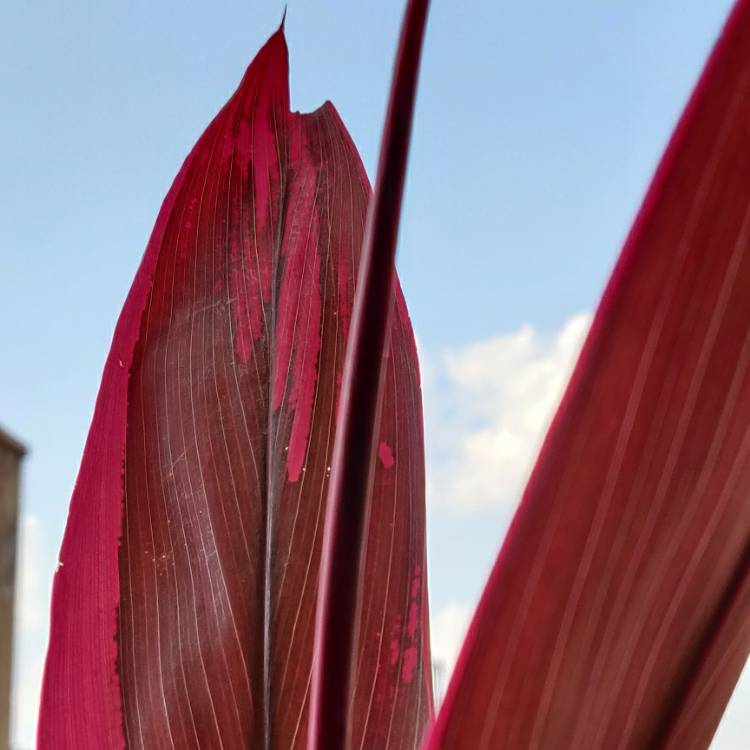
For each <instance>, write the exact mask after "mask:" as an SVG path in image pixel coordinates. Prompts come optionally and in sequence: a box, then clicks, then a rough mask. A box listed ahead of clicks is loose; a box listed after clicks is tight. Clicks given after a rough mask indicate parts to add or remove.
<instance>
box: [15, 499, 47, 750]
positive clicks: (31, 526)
mask: <svg viewBox="0 0 750 750" xmlns="http://www.w3.org/2000/svg"><path fill="white" fill-rule="evenodd" d="M55 559H56V558H55V556H54V554H53V553H51V551H50V545H49V544H48V543H47V542H46V539H45V533H44V526H43V524H42V522H41V521H40V519H39V518H37V517H36V516H34V515H32V514H29V513H27V514H24V515H22V516H21V518H20V520H19V553H18V591H17V594H16V607H17V609H16V616H15V650H14V657H13V658H14V664H13V673H14V680H13V698H12V700H13V729H12V735H13V746H14V747H18V748H32V747H34V746H35V744H36V720H37V713H38V710H39V695H40V691H41V686H42V672H43V670H44V655H45V651H46V647H47V635H48V628H49V601H50V587H51V582H52V574H53V571H54V566H55Z"/></svg>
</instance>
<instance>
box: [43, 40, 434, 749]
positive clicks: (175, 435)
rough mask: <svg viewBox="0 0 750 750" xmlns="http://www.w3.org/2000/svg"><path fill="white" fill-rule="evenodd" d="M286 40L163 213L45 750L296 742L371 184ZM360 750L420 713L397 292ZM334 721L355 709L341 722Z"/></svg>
mask: <svg viewBox="0 0 750 750" xmlns="http://www.w3.org/2000/svg"><path fill="white" fill-rule="evenodd" d="M287 78H288V74H287V51H286V44H285V41H284V36H283V31H282V30H280V31H279V32H277V34H275V35H274V36H273V37H272V38H271V39H270V40H269V41H268V43H267V44H266V45H265V47H264V48H263V49H262V50H261V52H260V53H259V54H258V56H257V58H256V59H255V61H254V62H253V64H252V65H251V66H250V68H249V69H248V71H247V73H246V75H245V77H244V78H243V80H242V83H241V84H240V87H239V89H238V90H237V92H236V93H235V94H234V96H233V97H232V98H231V99H230V101H229V102H228V103H227V105H226V106H225V107H224V108H223V109H222V110H221V112H220V113H219V114H218V115H217V117H216V118H215V119H214V121H213V122H212V123H211V124H210V125H209V127H208V129H207V130H206V132H205V133H204V134H203V136H201V138H200V140H199V141H198V143H197V144H196V146H195V147H194V149H193V151H192V153H191V155H190V156H189V157H188V159H187V161H186V162H185V165H184V166H183V168H182V170H181V172H180V174H179V175H178V177H177V180H176V181H175V184H174V185H173V187H172V189H171V190H170V193H169V195H168V196H167V199H166V201H165V203H164V205H163V207H162V210H161V213H160V214H159V218H158V220H157V223H156V228H155V230H154V233H153V235H152V238H151V241H150V243H149V246H148V248H147V250H146V254H145V256H144V260H143V262H142V264H141V267H140V269H139V271H138V274H137V276H136V279H135V282H134V284H133V287H132V289H131V292H130V294H129V295H128V298H127V301H126V303H125V307H124V309H123V312H122V315H121V317H120V320H119V322H118V326H117V329H116V331H115V335H114V339H113V343H112V349H111V352H110V355H109V358H108V360H107V364H106V366H105V371H104V376H103V380H102V386H101V389H100V393H99V397H98V399H97V405H96V410H95V414H94V419H93V423H92V427H91V431H90V434H89V438H88V441H87V444H86V448H85V452H84V457H83V462H82V465H81V470H80V474H79V478H78V482H77V485H76V489H75V492H74V495H73V499H72V502H71V509H70V516H69V520H68V525H67V529H66V533H65V538H64V542H63V547H62V551H61V555H60V559H61V563H60V567H59V570H58V572H57V575H56V577H55V584H54V592H53V604H52V631H51V641H50V648H49V653H48V657H47V665H46V671H45V680H44V688H43V697H42V711H41V718H40V725H39V748H40V750H67V749H68V748H71V749H73V748H75V750H88V749H89V748H90V749H91V750H102V749H103V748H122V747H125V746H127V747H128V748H131V749H133V748H145V749H147V750H159V748H179V749H180V750H182V749H183V748H200V749H201V750H205V749H206V748H224V749H225V750H234V749H235V748H250V747H252V748H267V749H268V750H270V749H271V748H284V750H286V748H301V747H304V746H305V744H306V741H307V723H308V711H309V708H308V706H309V698H310V679H311V667H312V650H313V635H314V618H315V603H316V596H317V588H318V568H319V562H320V554H321V552H320V551H321V545H322V538H323V521H324V514H325V498H326V492H327V485H328V481H329V474H330V467H331V464H332V449H333V442H334V427H335V423H336V409H337V402H338V399H339V391H340V388H341V378H342V369H343V363H344V354H345V350H346V342H347V335H348V332H349V328H350V321H351V314H352V301H353V296H354V280H355V274H356V271H357V265H358V258H359V254H360V247H361V244H362V237H363V232H364V222H365V214H366V209H367V203H368V198H369V191H370V189H369V185H368V182H367V178H366V175H365V172H364V169H363V167H362V164H361V162H360V159H359V156H358V155H357V152H356V150H355V148H354V146H353V144H352V142H351V140H350V138H349V135H348V133H347V132H346V130H345V128H344V126H343V124H342V123H341V121H340V119H339V117H338V115H337V113H336V112H335V110H334V108H333V106H332V105H331V104H329V103H326V104H325V105H324V106H323V107H321V108H320V109H319V110H317V111H316V112H313V113H312V114H307V115H300V114H298V113H291V112H290V111H289V94H288V83H287ZM395 307H396V314H395V315H394V316H393V319H392V322H391V325H390V347H389V349H388V351H387V354H386V357H387V360H386V362H387V364H386V373H385V383H384V393H383V405H382V416H381V419H380V424H379V430H378V442H379V445H380V446H381V451H380V457H381V458H380V461H379V462H378V464H377V467H376V470H375V474H374V481H373V485H372V489H371V504H372V513H371V515H370V519H369V525H368V527H367V532H366V533H367V545H366V563H365V570H366V574H365V587H364V597H363V600H362V604H361V607H362V616H361V630H360V633H359V640H358V648H357V671H356V682H355V684H354V685H353V687H352V691H351V695H350V702H351V707H350V712H351V715H352V716H353V734H352V742H351V747H356V748H370V747H377V748H388V747H392V748H410V747H414V746H415V745H416V742H417V738H418V737H419V736H420V734H421V731H422V728H423V727H424V724H425V722H426V720H427V718H428V716H429V714H430V711H431V688H430V682H429V679H430V678H429V675H430V670H429V644H428V637H427V630H426V608H427V601H426V589H425V548H424V469H423V447H422V428H421V398H420V387H419V374H418V367H417V356H416V350H415V346H414V339H413V334H412V330H411V325H410V322H409V318H408V314H407V311H406V307H405V305H404V301H403V297H402V295H401V293H400V291H399V290H398V289H397V290H396V305H395ZM341 710H345V707H341Z"/></svg>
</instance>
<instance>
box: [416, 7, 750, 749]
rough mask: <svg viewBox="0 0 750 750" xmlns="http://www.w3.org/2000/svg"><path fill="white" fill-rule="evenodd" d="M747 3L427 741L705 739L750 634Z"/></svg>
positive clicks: (717, 57) (595, 334) (633, 237)
mask: <svg viewBox="0 0 750 750" xmlns="http://www.w3.org/2000/svg"><path fill="white" fill-rule="evenodd" d="M749 50H750V2H748V1H747V0H742V1H741V2H739V3H738V4H737V5H736V7H735V9H734V11H733V13H732V15H731V17H730V19H729V22H728V23H727V26H726V28H725V30H724V31H723V33H722V36H721V38H720V40H719V42H718V44H717V46H716V48H715V50H714V52H713V54H712V56H711V58H710V60H709V63H708V66H707V68H706V70H705V72H704V74H703V76H702V77H701V80H700V82H699V84H698V86H697V89H696V91H695V93H694V95H693V97H692V98H691V101H690V103H689V104H688V107H687V109H686V111H685V113H684V115H683V117H682V118H681V120H680V123H679V125H678V127H677V130H676V132H675V135H674V136H673V138H672V140H671V142H670V145H669V148H668V149H667V152H666V154H665V156H664V159H663V160H662V163H661V165H660V166H659V169H658V171H657V173H656V176H655V178H654V181H653V184H652V186H651V188H650V189H649V192H648V194H647V196H646V199H645V202H644V205H643V207H642V209H641V211H640V213H639V216H638V218H637V220H636V223H635V226H634V227H633V229H632V231H631V233H630V236H629V238H628V240H627V242H626V245H625V247H624V249H623V252H622V255H621V257H620V259H619V261H618V263H617V266H616V268H615V271H614V273H613V275H612V278H611V280H610V282H609V284H608V286H607V289H606V292H605V294H604V297H603V299H602V302H601V304H600V307H599V310H598V312H597V315H596V318H595V320H594V323H593V326H592V330H591V332H590V334H589V337H588V339H587V341H586V344H585V346H584V349H583V352H582V354H581V357H580V359H579V362H578V364H577V366H576V369H575V372H574V374H573V377H572V379H571V382H570V384H569V386H568V389H567V391H566V394H565V397H564V399H563V402H562V404H561V406H560V408H559V410H558V412H557V415H556V416H555V419H554V421H553V423H552V425H551V427H550V430H549V432H548V434H547V437H546V439H545V441H544V445H543V446H542V450H541V452H540V455H539V458H538V460H537V463H536V466H535V467H534V470H533V472H532V475H531V477H530V479H529V483H528V485H527V487H526V490H525V492H524V495H523V498H522V502H521V505H520V507H519V509H518V511H517V513H516V515H515V517H514V520H513V523H512V525H511V528H510V531H509V532H508V535H507V537H506V540H505V542H504V544H503V547H502V549H501V552H500V555H499V557H498V559H497V561H496V563H495V566H494V568H493V571H492V574H491V576H490V579H489V582H488V584H487V587H486V589H485V591H484V593H483V595H482V599H481V601H480V604H479V607H478V609H477V612H476V614H475V616H474V619H473V621H472V624H471V627H470V629H469V633H468V635H467V639H466V642H465V644H464V647H463V649H462V652H461V656H460V658H459V661H458V664H457V666H456V669H455V672H454V676H453V678H452V680H451V684H450V686H449V690H448V694H447V696H446V700H445V702H444V704H443V706H442V708H441V711H440V713H439V715H438V719H437V722H436V725H435V727H434V729H433V731H432V732H431V735H430V737H429V738H428V741H427V744H426V748H427V750H438V749H440V750H453V749H454V748H456V749H458V748H461V749H462V750H463V749H464V748H466V749H468V748H471V750H489V748H495V747H522V748H528V749H529V750H532V749H535V748H536V749H539V748H547V747H554V748H571V749H572V748H576V749H577V748H584V747H585V748H591V749H592V750H610V749H611V750H646V748H648V749H649V750H651V748H669V749H670V750H677V748H681V749H682V748H689V750H701V749H705V748H706V747H708V745H709V743H710V741H711V737H712V735H713V733H714V731H715V729H716V726H717V724H718V721H719V719H720V717H721V713H722V711H723V709H724V706H725V705H726V702H727V700H728V699H729V696H730V694H731V690H732V688H733V686H734V684H735V682H736V680H737V678H738V676H739V674H740V671H741V669H742V666H743V663H744V661H745V659H746V658H747V655H748V651H750V627H748V622H750V594H749V592H748V589H749V588H750V582H749V581H748V579H749V578H750V503H748V493H750V433H749V432H748V424H750V297H748V293H747V291H748V289H749V288H750V180H749V179H748V174H750V52H749Z"/></svg>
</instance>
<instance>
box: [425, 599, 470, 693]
mask: <svg viewBox="0 0 750 750" xmlns="http://www.w3.org/2000/svg"><path fill="white" fill-rule="evenodd" d="M470 618H471V609H470V608H469V607H467V606H466V605H465V604H457V603H455V602H453V603H451V604H449V605H448V606H446V607H444V608H443V609H441V610H440V611H439V612H438V613H437V614H435V615H433V616H432V618H431V619H430V646H431V649H432V663H433V665H434V669H435V693H436V695H435V698H436V700H437V701H438V702H439V701H440V700H441V699H442V697H443V695H444V693H445V688H446V687H447V685H448V680H449V679H450V676H451V673H452V672H453V667H455V665H456V659H457V658H458V654H459V651H460V650H461V644H462V643H463V640H464V637H465V635H466V629H467V628H468V626H469V620H470Z"/></svg>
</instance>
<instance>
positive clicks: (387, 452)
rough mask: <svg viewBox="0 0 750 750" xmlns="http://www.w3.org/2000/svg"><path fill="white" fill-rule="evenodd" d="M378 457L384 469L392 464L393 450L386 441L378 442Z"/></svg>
mask: <svg viewBox="0 0 750 750" xmlns="http://www.w3.org/2000/svg"><path fill="white" fill-rule="evenodd" d="M378 458H379V459H380V463H382V464H383V466H385V468H386V469H390V468H391V466H393V452H392V451H391V446H390V445H388V443H380V447H379V448H378Z"/></svg>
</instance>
